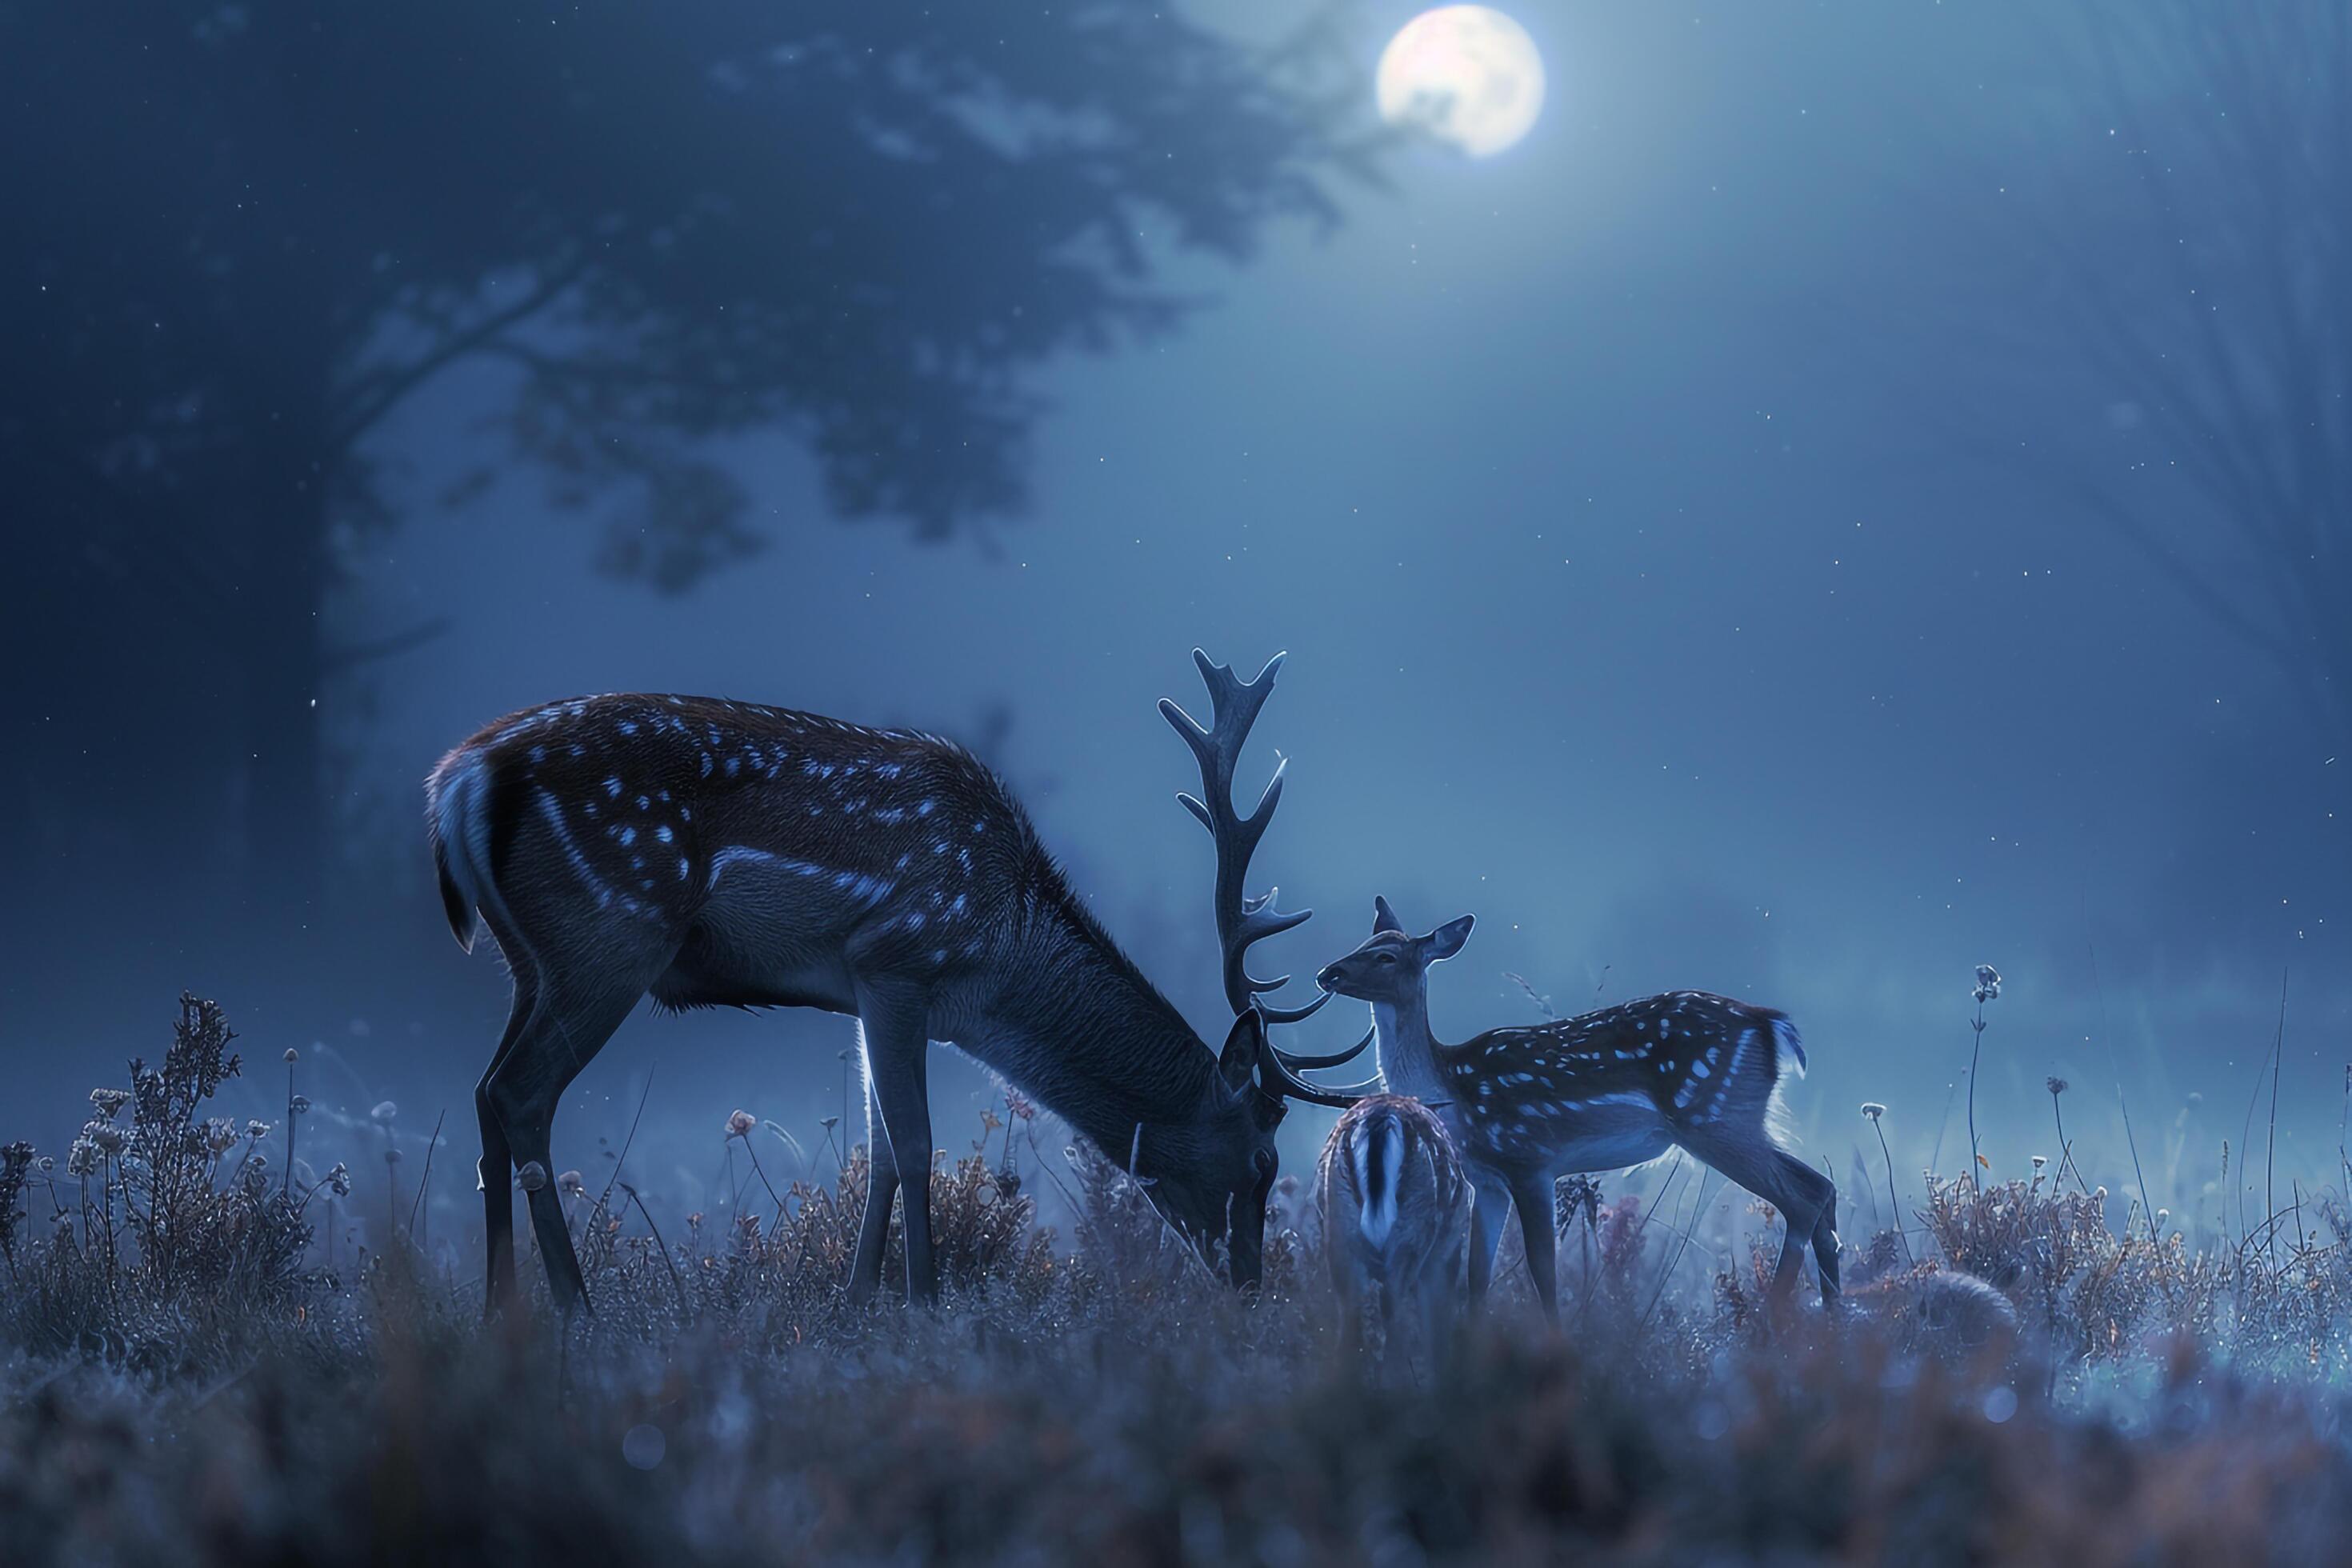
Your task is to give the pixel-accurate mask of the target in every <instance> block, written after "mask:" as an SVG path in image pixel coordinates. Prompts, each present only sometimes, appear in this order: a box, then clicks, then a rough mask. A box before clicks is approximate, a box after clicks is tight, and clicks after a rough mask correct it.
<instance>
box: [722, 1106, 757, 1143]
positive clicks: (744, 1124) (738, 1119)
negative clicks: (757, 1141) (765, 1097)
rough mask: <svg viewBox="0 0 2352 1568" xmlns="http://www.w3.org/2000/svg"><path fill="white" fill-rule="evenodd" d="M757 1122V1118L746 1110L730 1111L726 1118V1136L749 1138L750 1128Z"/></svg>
mask: <svg viewBox="0 0 2352 1568" xmlns="http://www.w3.org/2000/svg"><path fill="white" fill-rule="evenodd" d="M759 1124H760V1123H759V1121H758V1120H757V1119H756V1118H754V1117H753V1116H752V1114H751V1112H750V1111H748V1110H737V1111H734V1112H731V1113H730V1115H729V1116H728V1118H727V1136H728V1137H730V1138H749V1137H750V1136H751V1129H752V1128H754V1127H757V1126H758V1125H759Z"/></svg>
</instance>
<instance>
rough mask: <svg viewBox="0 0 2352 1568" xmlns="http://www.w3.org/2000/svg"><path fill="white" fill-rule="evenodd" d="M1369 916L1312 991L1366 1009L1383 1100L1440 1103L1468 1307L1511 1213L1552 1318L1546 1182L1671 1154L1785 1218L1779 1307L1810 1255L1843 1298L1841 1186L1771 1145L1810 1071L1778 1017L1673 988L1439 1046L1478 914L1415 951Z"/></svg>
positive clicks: (1412, 942)
mask: <svg viewBox="0 0 2352 1568" xmlns="http://www.w3.org/2000/svg"><path fill="white" fill-rule="evenodd" d="M1374 908H1375V915H1374V919H1373V921H1372V934H1371V935H1370V937H1369V938H1367V939H1366V940H1365V942H1364V943H1363V945H1362V946H1360V947H1359V948H1357V949H1356V951H1355V952H1351V953H1349V955H1348V956H1347V957H1345V958H1343V959H1341V960H1339V962H1338V963H1333V964H1330V965H1328V967H1326V968H1325V969H1324V970H1323V972H1322V973H1321V974H1319V975H1318V977H1317V978H1318V982H1319V983H1320V984H1321V985H1322V987H1323V989H1324V990H1325V991H1327V992H1332V993H1336V994H1339V995H1342V996H1352V997H1355V998H1357V999H1359V1000H1360V1001H1365V1002H1369V1003H1370V1004H1371V1006H1372V1032H1373V1034H1374V1036H1375V1037H1377V1038H1378V1040H1379V1046H1380V1048H1379V1061H1380V1068H1381V1078H1382V1079H1383V1080H1385V1082H1386V1084H1387V1086H1388V1088H1389V1089H1391V1090H1393V1091H1395V1092H1397V1093H1400V1094H1409V1095H1412V1096H1414V1097H1415V1098H1417V1099H1420V1100H1425V1101H1430V1102H1433V1103H1434V1102H1439V1101H1443V1102H1444V1112H1443V1114H1444V1117H1445V1120H1446V1125H1447V1129H1448V1131H1451V1132H1452V1133H1453V1134H1454V1142H1455V1144H1456V1146H1457V1147H1458V1148H1459V1149H1460V1151H1461V1154H1462V1163H1463V1167H1464V1169H1465V1171H1466V1172H1467V1173H1468V1174H1469V1177H1470V1182H1471V1184H1472V1186H1473V1187H1474V1188H1475V1190H1476V1199H1475V1204H1474V1205H1473V1208H1472V1215H1471V1241H1470V1293H1471V1295H1472V1296H1473V1297H1474V1298H1475V1297H1477V1296H1480V1295H1483V1294H1484V1293H1485V1291H1486V1286H1487V1283H1488V1281H1489V1280H1490V1279H1492V1277H1493V1274H1494V1268H1495V1251H1496V1247H1498V1246H1500V1245H1501V1242H1502V1235H1503V1215H1504V1213H1505V1211H1506V1210H1507V1209H1508V1208H1510V1207H1511V1206H1513V1205H1516V1206H1517V1209H1518V1211H1519V1230H1520V1234H1521V1235H1522V1236H1523V1237H1525V1238H1526V1242H1527V1255H1528V1272H1529V1273H1531V1274H1532V1275H1533V1276H1534V1277H1535V1284H1536V1294H1537V1295H1538V1297H1540V1298H1541V1299H1542V1301H1543V1307H1544V1311H1545V1312H1546V1314H1547V1315H1549V1316H1551V1317H1553V1318H1555V1319H1556V1318H1557V1317H1558V1316H1559V1280H1558V1276H1557V1274H1556V1273H1555V1271H1554V1265H1553V1239H1554V1232H1553V1220H1554V1206H1553V1183H1554V1181H1555V1180H1556V1179H1557V1178H1559V1177H1560V1176H1564V1175H1568V1174H1570V1173H1575V1172H1580V1171H1604V1170H1613V1169H1616V1168H1618V1167H1621V1166H1625V1165H1637V1164H1640V1163H1643V1161H1646V1160H1654V1159H1656V1158H1657V1157H1658V1156H1659V1155H1661V1154H1663V1153H1664V1152H1666V1151H1667V1150H1668V1149H1670V1148H1675V1147H1679V1148H1681V1149H1683V1150H1685V1151H1686V1152H1689V1153H1690V1154H1691V1156H1692V1157H1693V1158H1695V1159H1697V1160H1699V1161H1701V1162H1703V1163H1706V1164H1708V1165H1711V1166H1713V1167H1714V1168H1715V1169H1716V1170H1717V1171H1718V1172H1720V1173H1723V1174H1724V1175H1725V1176H1727V1177H1728V1178H1729V1179H1730V1180H1732V1181H1734V1182H1737V1183H1738V1184H1739V1185H1741V1186H1743V1187H1746V1188H1747V1189H1748V1191H1749V1192H1751V1193H1754V1194H1756V1195H1757V1196H1759V1197H1760V1198H1763V1199H1764V1200H1766V1201H1767V1202H1769V1203H1770V1204H1772V1205H1775V1206H1776V1207H1778V1208H1779V1209H1780V1214H1781V1215H1782V1217H1783V1218H1784V1219H1785V1220H1786V1221H1787V1223H1788V1227H1789V1228H1788V1236H1787V1237H1786V1239H1785V1240H1784V1241H1783V1243H1782V1245H1781V1248H1780V1266H1779V1268H1777V1269H1776V1271H1775V1272H1774V1275H1773V1281H1772V1288H1773V1291H1774V1293H1775V1295H1776V1296H1779V1297H1785V1296H1786V1294H1787V1292H1788V1290H1789V1288H1790V1283H1791V1281H1792V1280H1793V1279H1795V1277H1796V1272H1797V1268H1798V1267H1799V1265H1800V1264H1801V1261H1802V1259H1803V1257H1804V1249H1805V1247H1806V1244H1807V1242H1808V1240H1810V1242H1811V1246H1812V1249H1813V1263H1814V1267H1815V1268H1817V1269H1818V1270H1819V1271H1820V1274H1821V1281H1822V1300H1824V1301H1828V1300H1834V1299H1835V1298H1836V1296H1837V1294H1838V1240H1837V1188H1836V1186H1835V1184H1832V1182H1831V1181H1830V1179H1829V1177H1827V1176H1825V1175H1823V1174H1822V1173H1821V1172H1819V1171H1816V1170H1814V1169H1813V1168H1812V1167H1811V1165H1808V1164H1806V1163H1804V1162H1803V1161H1802V1160H1800V1159H1798V1158H1797V1157H1796V1156H1795V1155H1794V1154H1791V1153H1790V1152H1788V1151H1787V1150H1786V1149H1784V1148H1782V1147H1781V1146H1780V1142H1779V1140H1778V1138H1777V1137H1776V1135H1775V1126H1774V1124H1775V1123H1776V1121H1778V1120H1779V1109H1780V1086H1781V1083H1782V1082H1783V1080H1784V1079H1786V1078H1788V1077H1789V1076H1790V1075H1791V1074H1793V1075H1795V1076H1798V1077H1802V1076H1803V1075H1804V1070H1805V1048H1804V1046H1803V1044H1802V1042H1801V1041H1800V1040H1799V1039H1798V1037H1797V1026H1796V1025H1794V1024H1792V1023H1790V1021H1789V1018H1788V1016H1787V1015H1786V1014H1783V1013H1779V1012H1775V1011H1774V1010H1773V1009H1771V1008H1769V1007H1757V1006H1751V1005H1748V1003H1745V1002H1735V1001H1733V1000H1732V999H1731V998H1729V997H1727V996H1716V995H1711V994H1708V993H1706V992H1704V991H1670V992H1667V993H1666V994H1664V995H1659V996H1645V997H1643V998H1642V999H1641V1000H1640V1001H1638V1002H1627V1003H1623V1004H1621V1005H1618V1006H1614V1007H1604V1008H1601V1010H1600V1011H1599V1012H1596V1013H1587V1014H1585V1015H1584V1016H1581V1017H1578V1018H1561V1019H1557V1020H1555V1021H1553V1022H1550V1023H1546V1024H1535V1025H1530V1026H1527V1027H1524V1028H1507V1029H1490V1030H1488V1031H1487V1032H1486V1033H1485V1034H1483V1035H1478V1036H1475V1037H1473V1038H1470V1039H1467V1040H1465V1041H1463V1042H1462V1043H1461V1044H1459V1045H1446V1044H1444V1042H1442V1041H1440V1040H1439V1039H1438V1038H1437V1037H1436V1036H1435V1035H1433V1034H1432V1033H1431V1032H1430V1026H1429V966H1430V965H1431V964H1433V963H1440V962H1442V961H1444V960H1445V959H1448V958H1451V957H1453V956H1454V954H1455V953H1457V952H1461V951H1462V944H1463V943H1464V942H1467V941H1469V939H1470V928H1471V926H1472V925H1473V924H1474V923H1475V922H1474V921H1473V920H1472V917H1470V916H1468V915H1464V916H1463V917H1462V918H1461V919H1460V920H1457V921H1449V922H1448V923H1446V924H1444V925H1442V926H1439V927H1438V928H1437V929H1436V930H1435V931H1429V932H1427V933H1425V934H1424V935H1422V936H1409V935H1407V934H1406V932H1405V930H1404V928H1403V926H1402V925H1401V924H1400V923H1399V922H1398V921H1397V918H1396V914H1395V911H1393V910H1391V909H1390V908H1389V905H1388V900H1386V899H1381V900H1377V901H1376V903H1375V906H1374Z"/></svg>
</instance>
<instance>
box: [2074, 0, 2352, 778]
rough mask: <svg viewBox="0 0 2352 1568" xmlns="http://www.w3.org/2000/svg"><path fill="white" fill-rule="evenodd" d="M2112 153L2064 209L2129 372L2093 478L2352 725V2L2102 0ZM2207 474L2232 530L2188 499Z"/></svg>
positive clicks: (2107, 361)
mask: <svg viewBox="0 0 2352 1568" xmlns="http://www.w3.org/2000/svg"><path fill="white" fill-rule="evenodd" d="M2083 21H2084V30H2083V33H2082V36H2081V40H2080V44H2079V51H2080V52H2079V56H2078V57H2077V58H2081V59H2082V60H2084V62H2085V63H2086V64H2087V67H2088V68H2089V71H2090V79H2091V82H2092V85H2093V89H2094V90H2093V92H2092V94H2091V95H2090V98H2091V100H2092V101H2093V102H2095V104H2096V106H2097V110H2096V112H2097V114H2098V116H2099V121H2100V123H2099V124H2098V125H2095V126H2090V127H2082V128H2078V129H2084V130H2087V131H2088V132H2089V135H2088V136H2087V137H2085V138H2084V139H2085V140H2088V141H2091V142H2095V143H2096V144H2097V145H2098V146H2099V147H2100V148H2101V150H2102V151H2104V152H2105V153H2107V154H2108V156H2107V158H2106V159H2105V160H2103V161H2101V162H2100V163H2099V164H2098V167H2097V173H2098V174H2100V175H2101V176H2102V178H2101V179H2100V180H2098V181H2097V182H2095V183H2090V184H2077V185H2074V186H2073V187H2071V188H2069V189H2068V190H2067V191H2066V193H2065V199H2064V202H2063V210H2064V212H2065V214H2066V215H2067V216H2066V217H2065V218H2064V219H2063V221H2060V222H2057V223H2053V225H2051V226H2049V228H2048V229H2047V230H2046V231H2045V233H2046V237H2048V238H2049V239H2050V241H2051V242H2052V243H2051V254H2052V256H2053V258H2055V260H2056V262H2057V270H2058V273H2059V275H2060V276H2061V277H2062V278H2063V280H2064V282H2065V284H2066V311H2065V316H2066V321H2068V323H2069V325H2070V328H2071V331H2072V333H2073V335H2074V341H2075V342H2077V343H2078V344H2079V345H2080V346H2081V348H2082V349H2083V350H2084V352H2085V353H2087V355H2088V357H2089V360H2090V362H2091V363H2092V365H2093V367H2094V368H2095V371H2096V372H2097V373H2098V374H2100V375H2101V376H2102V377H2103V378H2104V379H2105V381H2106V382H2107V384H2109V385H2111V386H2113V387H2114V388H2115V389H2116V395H2117V399H2118V400H2117V402H2116V404H2115V405H2113V408H2112V410H2111V415H2112V418H2113V421H2114V423H2115V424H2116V426H2117V430H2118V433H2119V434H2122V435H2124V436H2126V437H2127V438H2128V439H2129V440H2130V441H2131V442H2132V443H2134V446H2133V447H2132V450H2131V458H2130V464H2129V468H2128V472H2127V473H2126V476H2125V477H2124V478H2123V479H2121V480H2119V481H2117V482H2084V481H2083V480H2081V479H2079V478H2078V479H2074V480H2073V481H2072V482H2071V484H2070V488H2071V489H2074V493H2075V495H2076V496H2077V498H2078V499H2079V500H2083V501H2084V503H2085V504H2087V505H2088V506H2090V507H2091V508H2092V509H2093V510H2095V511H2096V512H2097V513H2098V514H2099V515H2101V516H2103V517H2104V518H2105V520H2106V521H2108V522H2109V523H2111V524H2112V525H2113V526H2114V527H2115V528H2116V530H2117V531H2119V532H2120V533H2121V534H2122V535H2123V536H2124V537H2125V538H2126V539H2128V540H2130V541H2131V542H2133V544H2135V545H2136V546H2137V548H2138V549H2139V550H2140V551H2142V552H2144V553H2145V554H2146V555H2147V558H2148V559H2149V560H2151V561H2152V562H2154V563H2156V564H2157V566H2158V568H2159V569H2161V570H2162V571H2163V572H2164V573H2165V574H2167V575H2168V577H2169V578H2170V579H2171V581H2172V582H2173V583H2174V584H2176V585H2177V586H2178V587H2179V589H2180V590H2181V592H2183V593H2184V594H2185V595H2188V597H2189V599H2190V600H2192V601H2193V602H2194V603H2196V604H2197V605H2199V606H2200V608H2201V609H2202V610H2203V611H2204V612H2205V613H2206V614H2208V615H2209V616H2211V617H2212V618H2213V619H2215V620H2216V621H2218V622H2219V623H2221V625H2223V626H2227V627H2229V628H2230V629H2231V630H2232V631H2234V632H2235V633H2236V634H2237V635H2239V636H2240V637H2243V638H2245V639H2246V640H2247V641H2248V642H2249V643H2250V644H2252V646H2253V647H2257V648H2260V649H2261V650H2263V652H2264V653H2265V654H2267V655H2268V656H2269V657H2270V658H2273V660H2275V661H2276V663H2277V664H2278V666H2279V667H2280V668H2281V669H2282V670H2283V671H2284V672H2285V673H2286V675H2287V676H2288V678H2289V679H2290V680H2291V681H2292V682H2293V683H2294V689H2295V690H2296V691H2297V693H2298V695H2299V696H2300V697H2302V698H2303V699H2304V700H2305V701H2306V702H2307V703H2308V704H2309V706H2310V708H2311V710H2312V711H2313V712H2314V714H2315V716H2316V718H2317V719H2318V720H2319V721H2320V722H2321V723H2322V724H2323V725H2324V726H2326V727H2328V728H2330V729H2332V731H2333V732H2334V736H2335V739H2336V741H2338V742H2341V741H2345V740H2352V538H2347V526H2352V6H2347V5H2343V4H2341V0H2274V3H2266V4H2263V5H2226V4H2222V3H2221V0H2130V3H2129V4H2128V5H2124V4H2110V5H2102V6H2098V7H2095V8H2093V9H2091V10H2089V11H2087V12H2086V13H2084V17H2083ZM2177 478H2178V479H2187V480H2188V481H2189V484H2190V485H2192V486H2193V487H2194V491H2195V494H2196V496H2197V497H2198V498H2199V499H2200V500H2201V502H2202V508H2203V512H2204V515H2205V516H2206V517H2207V518H2208V519H2211V520H2218V521H2220V523H2221V540H2222V542H2224V548H2222V549H2221V550H2219V551H2217V550H2214V549H2213V548H2211V543H2212V538H2211V536H2210V535H2209V534H2205V533H2202V532H2194V533H2188V534H2186V535H2184V532H2183V531H2182V530H2181V529H2180V528H2179V526H2178V524H2177V522H2169V521H2167V520H2168V518H2172V517H2176V516H2177V514H2178V512H2179V506H2178V505H2177V503H2176V502H2175V500H2173V498H2172V495H2171V493H2170V491H2169V487H2170V486H2171V484H2172V482H2173V481H2174V480H2175V479H2177Z"/></svg>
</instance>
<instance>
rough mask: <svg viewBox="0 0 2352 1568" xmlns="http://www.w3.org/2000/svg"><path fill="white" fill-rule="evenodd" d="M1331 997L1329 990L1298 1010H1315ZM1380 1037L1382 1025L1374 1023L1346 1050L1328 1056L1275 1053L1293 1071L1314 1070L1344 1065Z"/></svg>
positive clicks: (1304, 1011) (1309, 1011) (1302, 1011)
mask: <svg viewBox="0 0 2352 1568" xmlns="http://www.w3.org/2000/svg"><path fill="white" fill-rule="evenodd" d="M1330 997H1331V994H1330V993H1329V992H1328V991H1327V992H1325V993H1324V994H1322V995H1321V996H1318V997H1317V998H1316V999H1315V1003H1314V1005H1313V1006H1308V1007H1301V1008H1299V1009H1298V1011H1299V1012H1300V1013H1302V1014H1305V1013H1312V1012H1313V1011H1315V1008H1316V1007H1320V1006H1321V1005H1323V1004H1324V1003H1325V1002H1327V1001H1328V1000H1330ZM1267 1016H1268V1017H1269V1018H1271V1017H1272V1016H1273V1015H1272V1014H1271V1013H1269V1014H1268V1015H1267ZM1379 1037H1380V1026H1378V1025H1374V1026H1372V1027H1370V1028H1369V1029H1366V1030H1365V1031H1364V1037H1363V1038H1362V1039H1360V1040H1358V1041H1357V1042H1356V1043H1355V1044H1354V1045H1352V1046H1349V1047H1348V1048H1347V1049H1346V1050H1344V1051H1333V1052H1332V1053H1331V1054H1330V1055H1329V1056H1328V1057H1302V1056H1299V1055H1297V1054H1296V1053H1294V1052H1291V1051H1285V1050H1276V1051H1275V1053H1274V1054H1275V1055H1276V1056H1277V1057H1279V1058H1282V1065H1283V1066H1284V1067H1286V1068H1289V1069H1290V1070H1291V1071H1293V1072H1313V1071H1315V1070H1316V1069H1317V1068H1336V1067H1342V1066H1345V1065H1346V1064H1347V1063H1349V1062H1351V1061H1354V1060H1355V1059H1356V1058H1358V1057H1360V1056H1362V1055H1363V1054H1364V1053H1365V1052H1366V1051H1368V1050H1370V1048H1371V1045H1372V1042H1373V1041H1374V1040H1376V1039H1378V1038H1379Z"/></svg>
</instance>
